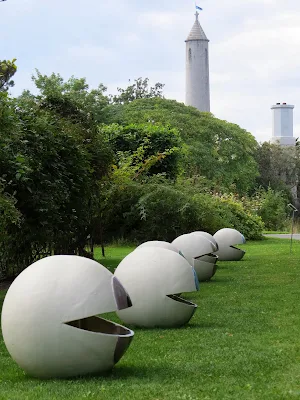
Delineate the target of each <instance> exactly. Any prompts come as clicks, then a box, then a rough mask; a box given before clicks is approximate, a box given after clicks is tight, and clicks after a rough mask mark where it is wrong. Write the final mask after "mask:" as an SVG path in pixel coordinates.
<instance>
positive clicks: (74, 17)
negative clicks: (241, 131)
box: [0, 0, 300, 141]
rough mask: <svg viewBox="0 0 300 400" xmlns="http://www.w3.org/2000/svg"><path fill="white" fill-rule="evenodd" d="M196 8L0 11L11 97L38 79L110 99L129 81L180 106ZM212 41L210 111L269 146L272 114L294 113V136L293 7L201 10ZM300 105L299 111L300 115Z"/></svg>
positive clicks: (52, 6) (58, 3)
mask: <svg viewBox="0 0 300 400" xmlns="http://www.w3.org/2000/svg"><path fill="white" fill-rule="evenodd" d="M194 4H195V3H194V1H192V0H172V1H165V0H152V1H148V2H144V1H136V0H115V1H113V2H112V1H107V0H85V1H78V0H73V1H71V0H52V1H50V0H7V1H6V2H3V3H0V16H1V41H0V50H1V51H0V59H11V58H17V64H18V73H17V75H16V78H15V82H16V86H15V88H13V90H12V94H13V95H18V94H20V93H21V92H22V90H24V89H31V90H33V85H32V82H31V75H32V74H33V73H34V70H35V68H38V69H39V70H40V71H41V72H42V73H43V74H50V73H52V72H59V73H60V74H61V75H62V76H63V77H65V78H68V77H70V76H71V75H75V76H77V77H86V78H87V81H88V83H89V84H90V86H91V87H95V86H98V84H99V83H103V84H104V85H105V86H107V87H108V92H110V93H114V92H115V91H116V88H117V87H118V86H121V87H124V86H126V84H127V82H128V80H129V79H135V78H138V77H148V78H149V79H150V81H151V82H152V83H155V82H162V83H165V84H166V86H165V96H166V97H167V98H172V99H176V100H178V101H181V102H184V91H185V43H184V40H185V39H186V37H187V36H188V34H189V32H190V30H191V27H192V25H193V23H194V19H195V17H194V12H195V10H194V8H195V5H194ZM198 5H200V6H201V7H202V8H203V11H202V12H201V14H200V22H201V25H202V27H203V29H204V31H205V33H206V35H207V36H208V38H209V39H210V73H211V111H212V113H213V114H214V115H215V116H216V117H218V118H221V119H226V120H228V121H230V122H234V123H237V124H239V125H240V126H242V127H243V128H245V129H247V130H248V131H250V132H251V133H252V134H253V135H254V136H255V137H256V139H257V140H258V141H264V140H269V138H270V136H271V129H272V123H271V110H270V106H271V105H272V104H274V103H276V102H287V103H289V104H294V105H295V111H294V116H295V127H294V128H295V133H294V136H296V137H297V136H300V101H298V99H300V52H299V48H300V24H299V21H300V2H299V0H284V2H283V1H280V0H242V1H241V0H226V1H224V0H222V1H221V0H202V1H200V0H199V1H198ZM298 105H299V111H298Z"/></svg>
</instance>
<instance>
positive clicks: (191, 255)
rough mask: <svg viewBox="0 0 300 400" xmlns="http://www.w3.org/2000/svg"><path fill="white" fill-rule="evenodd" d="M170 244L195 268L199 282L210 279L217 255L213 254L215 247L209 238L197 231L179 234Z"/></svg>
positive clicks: (214, 268)
mask: <svg viewBox="0 0 300 400" xmlns="http://www.w3.org/2000/svg"><path fill="white" fill-rule="evenodd" d="M172 244H173V245H174V246H176V247H177V248H178V249H179V250H180V251H181V253H182V254H183V256H184V257H185V258H186V259H187V261H188V262H189V263H190V264H191V265H192V266H193V267H194V268H195V271H196V273H197V276H198V279H199V281H200V282H204V281H207V280H209V279H211V278H212V277H213V276H214V274H215V273H216V268H217V267H216V262H217V259H218V258H217V257H216V256H215V255H214V254H213V253H214V252H215V251H216V250H217V247H216V245H215V244H214V243H212V242H211V241H210V240H208V239H207V238H205V237H204V236H202V235H200V234H197V233H189V234H185V235H181V236H179V237H178V238H176V239H175V240H173V242H172Z"/></svg>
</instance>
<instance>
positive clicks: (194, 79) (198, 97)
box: [185, 12, 210, 112]
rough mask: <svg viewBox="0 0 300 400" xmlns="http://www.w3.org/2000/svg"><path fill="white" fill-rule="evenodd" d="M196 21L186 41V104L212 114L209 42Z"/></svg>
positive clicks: (197, 20) (197, 19)
mask: <svg viewBox="0 0 300 400" xmlns="http://www.w3.org/2000/svg"><path fill="white" fill-rule="evenodd" d="M195 15H196V21H195V23H194V25H193V27H192V30H191V33H190V34H189V36H188V38H187V39H186V41H185V42H186V97H185V104H186V105H188V106H193V107H196V108H198V110H200V111H208V112H210V87H209V54H208V42H209V40H208V39H207V37H206V35H205V33H204V31H203V29H202V27H201V25H200V22H199V13H198V12H196V14H195Z"/></svg>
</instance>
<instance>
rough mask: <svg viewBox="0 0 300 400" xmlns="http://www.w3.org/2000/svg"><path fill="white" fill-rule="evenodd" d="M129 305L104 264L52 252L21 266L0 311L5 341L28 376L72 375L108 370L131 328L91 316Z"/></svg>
mask: <svg viewBox="0 0 300 400" xmlns="http://www.w3.org/2000/svg"><path fill="white" fill-rule="evenodd" d="M129 306H131V302H130V298H129V297H128V294H127V293H126V291H125V290H124V288H123V287H122V285H121V284H120V282H119V281H118V279H117V278H116V277H114V276H113V275H112V274H111V273H110V272H109V271H108V270H107V269H106V268H104V267H103V266H102V265H100V264H98V263H97V262H95V261H92V260H90V259H86V258H83V257H77V256H63V255H62V256H51V257H47V258H44V259H42V260H39V261H37V262H35V263H34V264H32V265H31V266H29V267H28V268H27V269H26V270H24V271H23V272H22V273H21V274H20V275H19V276H18V277H17V278H16V279H15V281H14V282H13V283H12V285H11V287H10V288H9V290H8V292H7V295H6V297H5V300H4V304H3V309H2V331H3V337H4V342H5V344H6V347H7V349H8V351H9V353H10V354H11V356H12V358H13V359H14V360H15V361H16V362H17V363H18V364H19V366H20V367H21V368H23V369H24V370H25V371H26V372H27V373H28V374H30V375H32V376H35V377H40V378H53V377H60V378H64V377H72V376H78V375H85V374H91V373H98V372H102V371H105V370H109V369H111V368H112V367H113V366H114V364H115V363H117V362H118V361H119V359H120V358H121V357H122V355H123V354H124V353H125V351H126V350H127V348H128V346H129V344H130V342H131V340H132V338H133V335H134V332H133V331H131V330H129V329H127V328H125V327H123V326H121V325H118V324H115V323H112V322H110V321H107V320H105V319H102V318H99V317H97V316H96V315H97V314H102V313H106V312H110V311H115V310H116V309H123V308H127V307H129Z"/></svg>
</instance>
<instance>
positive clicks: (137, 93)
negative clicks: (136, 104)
mask: <svg viewBox="0 0 300 400" xmlns="http://www.w3.org/2000/svg"><path fill="white" fill-rule="evenodd" d="M129 82H130V80H129ZM164 86H165V85H164V84H162V83H159V82H157V83H155V85H154V86H150V87H149V79H148V78H145V79H143V78H138V79H135V80H134V83H133V84H132V85H129V86H128V87H127V88H126V89H122V88H118V89H117V90H118V92H119V94H118V95H115V96H111V102H112V103H113V104H126V103H130V102H131V101H134V100H137V99H150V98H153V97H159V98H162V97H163V88H164Z"/></svg>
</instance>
